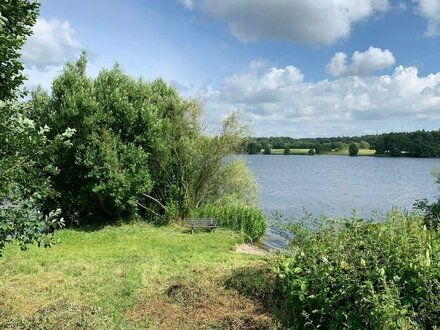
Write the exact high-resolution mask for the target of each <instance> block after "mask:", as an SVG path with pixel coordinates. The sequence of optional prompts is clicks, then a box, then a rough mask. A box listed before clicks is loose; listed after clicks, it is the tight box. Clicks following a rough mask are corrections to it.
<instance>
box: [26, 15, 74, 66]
mask: <svg viewBox="0 0 440 330" xmlns="http://www.w3.org/2000/svg"><path fill="white" fill-rule="evenodd" d="M80 50H81V43H80V42H79V41H78V40H77V39H76V36H75V30H74V29H73V28H72V26H71V25H70V23H69V22H68V21H63V20H56V19H52V20H46V19H44V18H38V19H37V23H36V24H35V26H34V28H33V35H32V36H31V37H29V39H28V40H27V42H26V44H25V45H24V47H23V49H22V59H23V61H24V63H25V65H26V66H27V67H30V68H33V69H37V70H40V71H48V70H50V69H51V68H53V67H56V66H60V65H63V64H64V63H65V62H66V61H67V60H71V59H74V58H75V57H76V55H77V54H78V52H79V51H80Z"/></svg>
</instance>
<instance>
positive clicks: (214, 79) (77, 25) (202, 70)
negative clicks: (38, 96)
mask: <svg viewBox="0 0 440 330" xmlns="http://www.w3.org/2000/svg"><path fill="white" fill-rule="evenodd" d="M439 36H440V0H408V1H395V0H356V1H353V0H322V1H311V0H310V1H306V0H271V1H267V0H222V1H218V0H145V1H141V0H125V1H123V0H107V1H104V0H95V1H85V0H77V1H60V0H43V1H42V6H41V13H40V18H39V20H38V22H37V24H36V26H35V27H34V35H33V36H32V37H31V38H30V39H29V40H28V42H27V44H26V45H25V47H24V49H23V60H24V62H25V65H26V72H27V74H28V76H29V81H28V83H27V84H28V87H30V88H32V87H33V86H36V85H38V84H41V85H43V86H44V87H46V88H49V87H50V83H51V81H52V79H53V77H55V76H56V75H57V74H59V73H60V72H61V70H62V65H63V63H65V61H67V60H75V58H77V56H78V55H79V53H80V51H81V50H82V49H86V50H87V52H88V54H89V73H90V75H92V76H94V75H96V74H97V73H98V72H99V70H100V69H101V68H103V67H110V66H112V65H113V64H114V63H115V62H116V61H117V62H119V63H120V64H121V66H122V68H123V69H124V70H125V71H126V72H128V73H129V74H131V75H133V76H142V77H144V78H146V79H155V78H157V77H162V78H163V79H165V80H167V81H168V82H169V83H170V84H173V85H174V86H176V88H178V89H179V90H180V91H181V93H182V94H183V95H184V96H185V97H188V98H196V99H198V100H200V102H201V104H202V105H203V108H204V110H205V113H206V117H207V118H208V121H209V122H210V123H211V124H213V127H216V126H218V124H219V123H220V122H221V120H222V118H224V116H225V115H226V114H227V113H228V112H229V111H232V110H235V109H240V111H241V112H242V113H243V115H244V117H245V118H246V120H249V121H251V123H252V126H253V127H254V132H255V135H257V136H280V135H284V136H293V137H313V136H335V135H361V134H369V133H377V132H379V133H380V132H389V131H412V130H416V129H429V130H430V129H438V128H439V126H440V73H439V72H440V37H439Z"/></svg>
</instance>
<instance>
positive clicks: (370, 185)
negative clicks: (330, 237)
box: [245, 155, 440, 217]
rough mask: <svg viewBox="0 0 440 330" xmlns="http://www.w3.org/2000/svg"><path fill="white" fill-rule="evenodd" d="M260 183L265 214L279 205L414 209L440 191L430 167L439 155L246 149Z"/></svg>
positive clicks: (291, 210) (292, 209)
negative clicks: (250, 152) (351, 154)
mask: <svg viewBox="0 0 440 330" xmlns="http://www.w3.org/2000/svg"><path fill="white" fill-rule="evenodd" d="M245 157H246V160H247V162H248V164H249V167H250V168H251V170H252V172H253V174H254V175H255V177H256V178H257V180H258V182H259V183H260V186H261V205H262V207H263V210H264V211H265V213H266V214H268V215H270V214H272V213H273V212H274V211H280V212H282V213H284V214H286V215H289V216H296V217H300V216H303V215H304V209H306V210H307V211H309V212H311V213H312V214H313V215H317V216H319V215H321V214H325V215H328V216H344V215H350V214H351V213H352V210H353V209H356V210H357V211H358V212H359V214H360V215H361V216H364V217H365V216H369V215H371V212H373V211H378V212H379V213H380V214H383V213H384V212H386V211H389V210H390V209H391V207H392V206H397V207H399V208H401V209H405V208H406V209H410V208H411V206H412V204H413V203H414V201H415V200H416V199H423V198H427V199H429V200H432V199H434V198H435V197H437V196H438V195H439V193H440V190H439V187H440V186H439V185H438V184H437V183H436V180H435V178H434V177H433V176H432V175H431V172H432V171H433V170H434V169H435V168H438V167H440V159H432V158H430V159H426V158H425V159H421V158H384V157H360V156H358V157H344V156H326V155H322V156H317V155H315V156H295V155H289V156H284V155H247V156H245Z"/></svg>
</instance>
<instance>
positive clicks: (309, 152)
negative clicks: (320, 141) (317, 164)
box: [307, 149, 315, 156]
mask: <svg viewBox="0 0 440 330" xmlns="http://www.w3.org/2000/svg"><path fill="white" fill-rule="evenodd" d="M307 154H309V155H310V156H313V155H314V154H315V149H309V151H308V152H307Z"/></svg>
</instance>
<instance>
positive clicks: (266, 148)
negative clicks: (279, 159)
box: [263, 145, 272, 155]
mask: <svg viewBox="0 0 440 330" xmlns="http://www.w3.org/2000/svg"><path fill="white" fill-rule="evenodd" d="M271 153H272V148H271V146H270V145H267V146H266V147H264V151H263V154H265V155H270V154H271Z"/></svg>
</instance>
